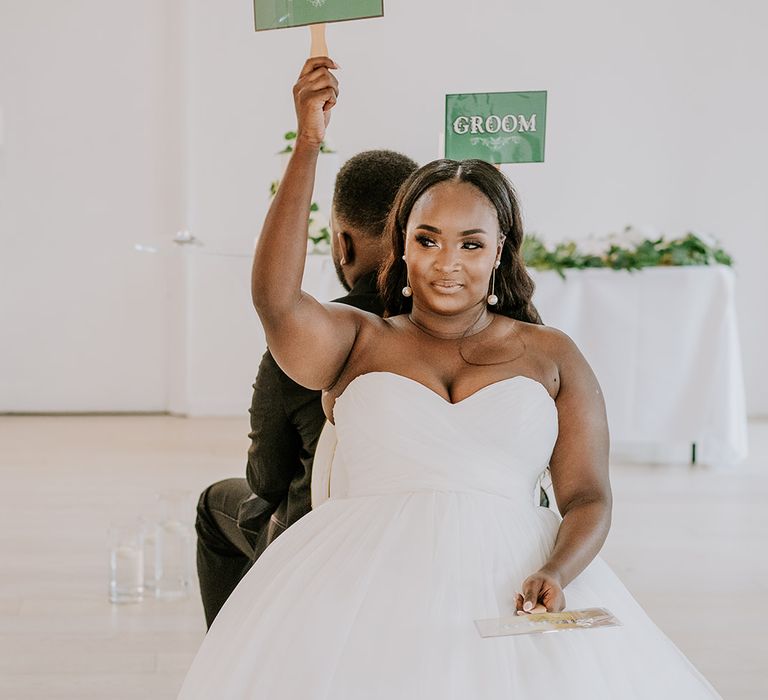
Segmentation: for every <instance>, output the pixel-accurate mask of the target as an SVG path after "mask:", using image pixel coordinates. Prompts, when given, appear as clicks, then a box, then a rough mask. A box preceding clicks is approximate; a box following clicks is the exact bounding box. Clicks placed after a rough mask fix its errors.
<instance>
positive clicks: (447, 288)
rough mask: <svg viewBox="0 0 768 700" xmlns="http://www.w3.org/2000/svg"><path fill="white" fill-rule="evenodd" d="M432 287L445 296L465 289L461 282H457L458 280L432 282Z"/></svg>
mask: <svg viewBox="0 0 768 700" xmlns="http://www.w3.org/2000/svg"><path fill="white" fill-rule="evenodd" d="M430 285H431V286H432V287H434V288H435V289H436V290H437V291H439V292H441V293H443V294H451V293H454V292H458V291H459V290H460V289H462V288H463V287H464V285H463V284H461V282H457V281H456V280H435V281H434V282H430Z"/></svg>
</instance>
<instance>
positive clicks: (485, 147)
mask: <svg viewBox="0 0 768 700" xmlns="http://www.w3.org/2000/svg"><path fill="white" fill-rule="evenodd" d="M546 126H547V92H546V90H539V91H537V92H477V93H472V94H468V95H446V97H445V157H446V158H452V159H454V160H464V159H465V158H479V159H481V160H487V161H488V162H489V163H497V164H500V163H543V162H544V133H545V130H546Z"/></svg>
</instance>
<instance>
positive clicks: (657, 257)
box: [523, 227, 733, 278]
mask: <svg viewBox="0 0 768 700" xmlns="http://www.w3.org/2000/svg"><path fill="white" fill-rule="evenodd" d="M629 231H630V227H627V228H626V229H625V231H624V233H625V234H626V233H628V232H629ZM523 257H524V259H525V264H526V266H528V267H531V268H534V269H536V270H554V271H555V272H557V274H558V275H560V277H562V278H565V272H564V270H584V269H587V268H594V267H607V268H610V269H612V270H630V271H631V270H641V269H643V268H644V267H669V266H688V265H718V264H719V265H728V266H732V265H733V259H732V258H731V256H730V255H729V254H728V253H726V252H725V251H724V250H723V249H722V248H721V247H720V246H719V245H717V243H716V242H714V241H712V242H707V241H705V240H704V239H702V238H700V237H699V236H697V235H696V234H695V233H687V234H685V235H684V236H681V237H679V238H673V239H667V238H665V237H663V236H662V237H661V238H656V239H645V240H644V241H641V242H640V243H636V244H634V243H629V244H623V243H621V242H617V241H616V240H610V239H608V240H606V247H605V250H604V251H603V252H602V253H600V254H595V253H593V252H589V253H588V252H584V251H583V250H580V249H579V244H578V242H576V241H563V242H561V243H557V244H555V245H554V246H547V245H546V244H545V243H544V242H543V241H542V240H540V239H539V238H537V237H536V236H535V235H534V234H528V235H526V237H525V239H524V240H523Z"/></svg>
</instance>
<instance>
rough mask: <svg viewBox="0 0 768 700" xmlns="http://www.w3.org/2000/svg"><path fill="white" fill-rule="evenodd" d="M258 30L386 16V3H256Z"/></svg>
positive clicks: (351, 0) (367, 0)
mask: <svg viewBox="0 0 768 700" xmlns="http://www.w3.org/2000/svg"><path fill="white" fill-rule="evenodd" d="M253 9H254V13H255V17H256V31H257V32H259V31H262V30H264V29H283V28H285V27H300V26H302V25H306V24H323V23H327V22H343V21H345V20H348V19H367V18H369V17H383V16H384V0H253Z"/></svg>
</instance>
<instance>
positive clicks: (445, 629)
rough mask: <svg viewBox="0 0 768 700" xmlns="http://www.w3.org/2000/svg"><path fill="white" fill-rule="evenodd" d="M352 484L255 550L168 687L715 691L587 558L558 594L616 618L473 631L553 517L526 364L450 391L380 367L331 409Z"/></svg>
mask: <svg viewBox="0 0 768 700" xmlns="http://www.w3.org/2000/svg"><path fill="white" fill-rule="evenodd" d="M335 417H336V430H337V435H338V446H337V460H336V463H335V466H334V468H337V467H338V465H339V464H341V465H343V466H344V468H345V469H346V470H347V474H346V475H345V476H346V481H347V482H348V494H347V495H346V496H345V497H344V498H332V499H331V500H329V501H327V502H325V503H324V504H322V505H321V506H319V507H318V508H317V509H315V510H313V511H312V512H311V513H309V514H308V515H306V516H305V517H304V518H302V519H301V520H300V521H299V522H297V523H296V524H295V525H293V526H292V527H291V528H290V529H289V530H288V531H287V532H285V533H284V534H283V535H281V536H280V538H279V539H278V540H276V541H275V542H274V543H273V544H272V545H270V547H269V548H268V549H267V550H266V552H265V553H264V555H263V556H262V557H261V558H260V559H259V560H258V562H256V564H255V565H254V566H253V568H252V569H251V570H250V571H249V573H248V574H247V575H246V576H245V578H244V579H243V581H242V582H241V583H240V585H239V586H238V587H237V589H236V590H235V591H234V593H233V594H232V596H231V597H230V599H229V600H228V601H227V603H226V605H225V606H224V608H223V609H222V611H221V612H220V613H219V615H218V617H217V618H216V621H215V623H214V624H213V626H212V627H211V629H210V631H209V632H208V635H207V636H206V638H205V640H204V642H203V645H202V647H201V648H200V651H199V652H198V654H197V657H196V658H195V660H194V663H193V664H192V667H191V669H190V671H189V673H188V675H187V677H186V680H185V682H184V686H183V688H182V690H181V695H180V698H183V699H185V700H186V699H189V698H200V699H204V700H214V699H217V700H218V699H219V698H225V699H234V698H238V699H239V698H260V699H263V700H451V699H455V700H512V699H520V700H535V699H539V698H541V699H546V700H551V699H552V698H569V699H571V698H583V699H584V700H587V699H588V700H599V699H600V700H602V699H604V700H632V699H633V698H643V699H647V700H651V699H652V700H662V699H667V698H669V699H674V700H685V699H688V698H713V697H718V695H717V693H716V692H715V691H714V690H713V688H712V687H711V686H710V685H709V683H707V681H706V680H705V679H704V678H703V677H702V676H701V675H700V674H699V673H698V671H696V669H695V668H694V667H693V666H692V665H691V664H690V662H689V661H688V660H687V659H686V658H685V657H684V656H683V655H682V654H681V653H680V652H679V651H678V650H677V649H676V648H675V646H674V645H673V644H672V643H671V642H670V641H669V640H668V639H667V638H666V637H665V636H664V635H663V634H662V633H661V631H660V630H659V629H658V628H657V627H656V626H655V625H654V624H653V623H652V622H651V620H650V619H649V618H648V617H647V616H646V614H645V613H644V612H643V610H642V609H641V608H640V606H639V605H638V604H637V603H636V602H635V601H634V599H633V598H632V596H631V595H630V594H629V592H628V591H627V590H626V589H625V588H624V586H623V585H622V584H621V582H620V581H619V580H618V579H617V578H616V576H615V575H614V574H613V573H612V572H611V570H610V569H609V568H608V567H607V566H606V564H605V563H604V562H603V561H602V560H600V559H599V558H598V559H596V560H594V561H593V562H592V563H591V564H590V566H589V567H587V569H586V570H585V571H584V572H582V574H581V575H580V576H579V577H578V578H577V579H576V580H574V581H573V582H572V583H571V584H570V585H569V586H568V587H567V588H566V589H565V596H566V601H567V606H568V608H569V609H576V608H586V607H593V606H594V607H607V608H609V609H610V610H611V611H612V612H613V613H614V614H615V615H616V616H617V617H618V618H619V619H620V620H621V621H622V622H623V626H621V627H613V628H604V629H593V630H575V631H569V632H562V633H558V634H544V635H541V634H539V635H525V636H516V637H497V638H488V639H483V638H481V637H480V636H479V634H478V631H477V629H476V628H475V625H474V620H478V619H486V618H495V617H500V616H505V615H510V614H513V612H514V607H515V592H516V591H518V590H519V589H520V586H521V584H522V581H523V580H524V579H525V578H526V577H527V576H529V575H530V574H531V573H533V572H534V571H536V570H537V569H538V568H539V567H540V566H541V565H542V564H543V563H544V562H545V560H546V559H547V556H548V554H549V552H550V551H551V549H552V546H553V543H554V540H555V536H556V534H557V529H558V525H559V518H558V516H557V515H555V513H553V512H552V511H550V510H549V509H547V508H540V507H538V506H536V505H535V496H534V491H535V485H536V482H537V479H538V476H539V474H540V473H541V471H542V470H543V469H544V468H545V467H546V466H547V463H548V460H549V457H550V454H551V452H552V448H553V445H554V443H555V439H556V437H557V410H556V407H555V403H554V401H553V400H552V398H551V397H550V396H549V394H548V393H547V391H546V389H545V388H544V387H543V386H542V385H541V384H539V383H538V382H536V381H534V380H532V379H528V378H526V377H514V378H511V379H506V380H503V381H500V382H497V383H495V384H491V385H490V386H488V387H485V388H484V389H481V390H480V391H478V392H477V393H475V394H473V395H472V396H469V397H468V398H466V399H464V400H463V401H461V402H459V403H457V404H451V403H448V402H447V401H446V400H445V399H443V398H442V397H440V396H438V395H437V394H435V393H434V392H433V391H431V390H430V389H428V388H427V387H425V386H423V385H421V384H419V383H418V382H415V381H413V380H411V379H408V378H406V377H401V376H399V375H396V374H392V373H389V372H373V373H370V374H365V375H362V376H360V377H358V378H356V379H354V380H353V381H352V382H351V383H350V384H349V386H348V387H347V388H346V390H345V391H344V393H343V395H342V396H341V397H340V398H339V399H338V400H337V402H336V407H335Z"/></svg>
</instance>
